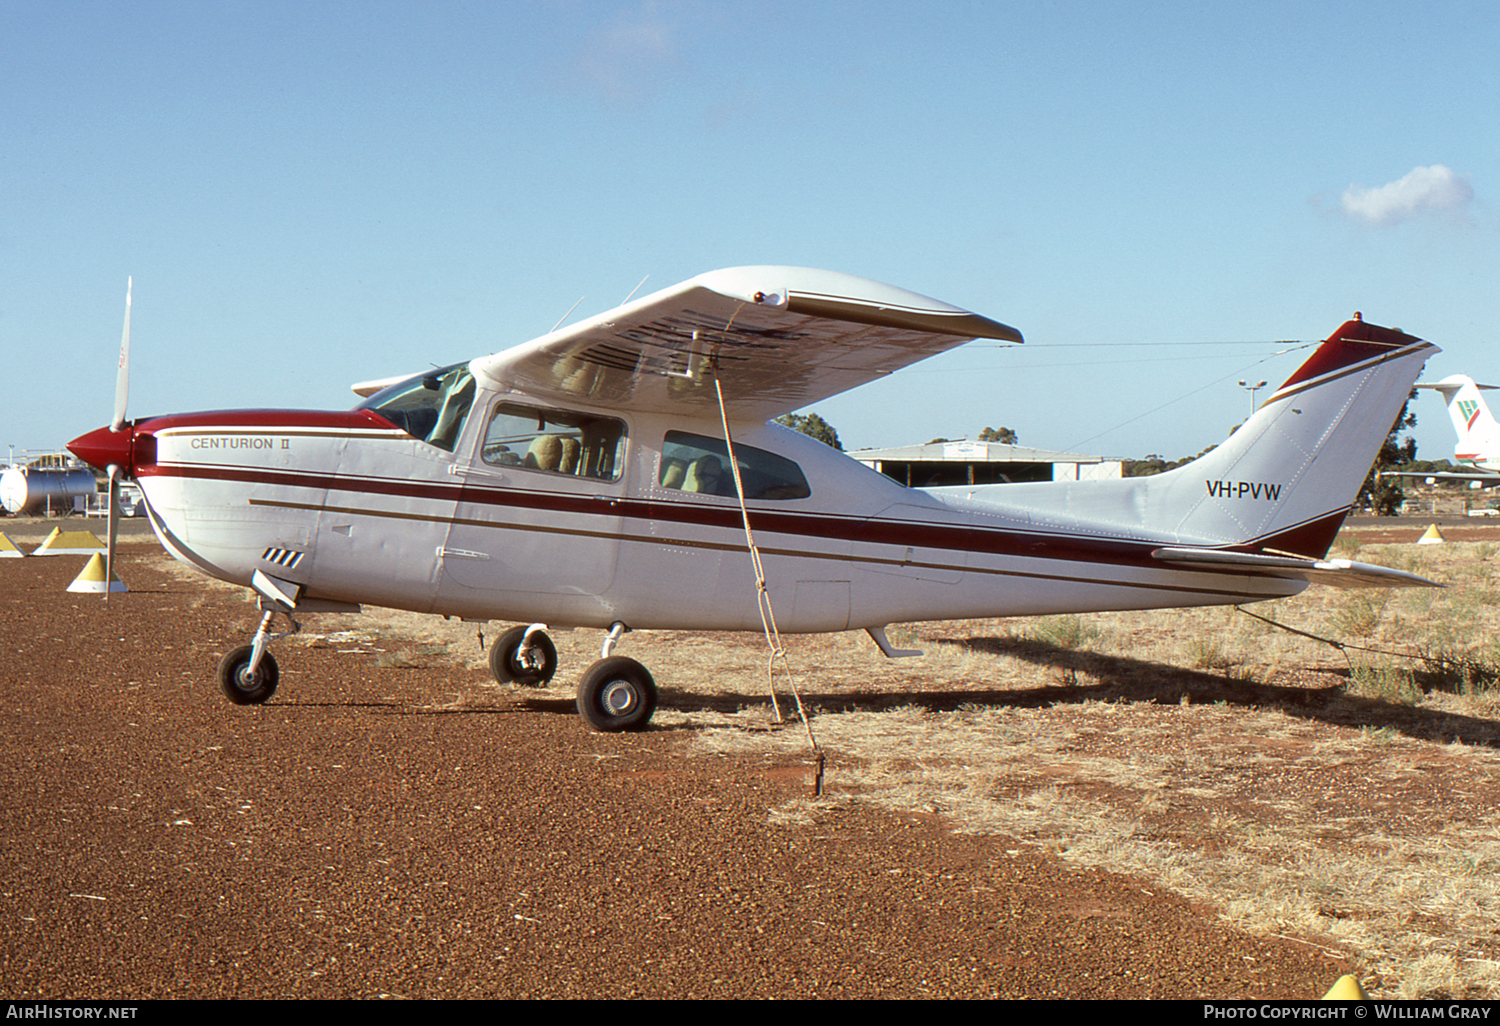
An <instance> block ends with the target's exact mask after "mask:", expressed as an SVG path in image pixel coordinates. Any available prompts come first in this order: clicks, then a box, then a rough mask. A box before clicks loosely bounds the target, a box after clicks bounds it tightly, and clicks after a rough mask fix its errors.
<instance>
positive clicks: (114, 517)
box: [104, 463, 120, 602]
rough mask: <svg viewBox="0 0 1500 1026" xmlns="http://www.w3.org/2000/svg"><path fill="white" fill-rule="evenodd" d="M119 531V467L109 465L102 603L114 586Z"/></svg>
mask: <svg viewBox="0 0 1500 1026" xmlns="http://www.w3.org/2000/svg"><path fill="white" fill-rule="evenodd" d="M119 531H120V466H119V464H117V463H111V464H110V465H109V534H108V540H107V541H106V542H105V543H104V601H106V602H108V601H109V593H110V592H111V591H112V590H113V589H114V584H115V536H116V535H117V534H119Z"/></svg>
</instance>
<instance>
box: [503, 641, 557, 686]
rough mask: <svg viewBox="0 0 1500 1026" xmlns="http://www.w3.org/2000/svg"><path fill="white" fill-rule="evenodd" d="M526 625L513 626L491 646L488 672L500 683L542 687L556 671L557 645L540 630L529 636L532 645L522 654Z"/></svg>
mask: <svg viewBox="0 0 1500 1026" xmlns="http://www.w3.org/2000/svg"><path fill="white" fill-rule="evenodd" d="M525 637H526V628H525V627H512V628H511V629H510V630H508V631H506V632H505V633H504V634H502V635H500V637H499V638H497V639H496V640H495V643H494V644H493V645H491V646H490V673H492V674H493V675H494V677H495V680H497V681H499V682H500V683H501V684H510V683H512V682H514V683H516V684H520V685H521V686H522V687H527V688H540V687H545V686H546V684H547V682H548V681H549V680H551V679H552V675H553V674H554V673H556V672H557V646H556V645H554V644H552V639H551V638H549V637H547V635H546V633H544V632H543V631H535V632H533V633H532V635H531V645H530V646H529V648H528V650H527V652H526V654H525V655H524V656H523V655H522V654H521V642H522V641H523V640H524V639H525Z"/></svg>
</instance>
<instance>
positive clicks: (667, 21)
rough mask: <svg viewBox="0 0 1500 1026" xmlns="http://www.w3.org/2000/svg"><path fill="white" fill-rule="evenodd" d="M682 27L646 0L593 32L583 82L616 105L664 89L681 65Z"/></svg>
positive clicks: (581, 65)
mask: <svg viewBox="0 0 1500 1026" xmlns="http://www.w3.org/2000/svg"><path fill="white" fill-rule="evenodd" d="M676 33H677V25H676V19H675V18H673V17H672V16H671V15H669V13H668V12H667V11H665V10H664V9H663V8H662V6H661V5H660V4H658V3H654V2H652V0H646V2H645V3H642V4H641V5H640V6H639V7H638V8H637V9H635V10H634V11H627V12H622V13H620V14H617V15H616V16H615V17H614V18H613V19H612V20H611V21H610V22H609V23H608V24H605V25H601V26H599V27H597V28H595V29H594V30H593V31H591V32H590V33H589V35H588V38H587V39H586V40H585V42H584V45H583V48H582V51H581V52H580V53H579V55H578V60H577V65H576V67H577V70H578V73H579V75H580V76H581V78H582V80H583V81H584V82H586V83H588V84H589V85H590V86H592V87H593V88H594V89H596V90H598V91H599V92H600V93H602V94H603V95H604V96H605V97H606V98H607V99H609V100H611V101H613V102H616V103H631V102H634V101H636V100H639V99H641V98H642V97H644V96H647V95H650V94H652V93H654V92H656V91H657V89H659V88H660V86H661V84H662V81H663V79H665V78H666V77H667V76H668V75H669V74H670V73H671V72H672V71H673V70H675V69H676V68H677V67H678V65H679V64H680V60H679V56H678V45H677V38H676Z"/></svg>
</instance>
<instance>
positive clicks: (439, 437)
mask: <svg viewBox="0 0 1500 1026" xmlns="http://www.w3.org/2000/svg"><path fill="white" fill-rule="evenodd" d="M473 404H474V375H472V374H470V373H469V365H468V364H467V363H455V364H453V365H452V366H450V367H439V368H438V369H437V370H433V371H428V372H427V373H426V374H418V375H417V376H416V377H413V378H407V379H406V380H405V381H402V382H398V383H397V384H394V385H391V386H389V387H387V388H382V389H381V390H380V391H379V392H376V393H375V394H374V395H372V396H370V398H368V399H366V400H365V401H364V402H362V403H360V404H359V405H358V406H356V407H354V408H355V409H356V410H373V411H374V412H376V413H378V414H380V415H381V416H382V417H384V418H385V419H386V420H388V421H390V422H391V423H392V424H394V425H396V426H397V427H398V428H400V429H401V430H402V431H405V432H406V433H407V434H409V435H411V436H412V437H413V438H416V439H418V440H420V441H423V442H426V443H427V444H428V445H435V446H437V447H438V448H439V449H445V450H447V451H448V452H452V451H453V447H454V446H455V445H457V444H458V435H459V432H460V431H462V430H463V426H464V419H465V418H466V417H468V415H469V407H470V406H472V405H473Z"/></svg>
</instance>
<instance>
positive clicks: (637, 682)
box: [578, 656, 656, 733]
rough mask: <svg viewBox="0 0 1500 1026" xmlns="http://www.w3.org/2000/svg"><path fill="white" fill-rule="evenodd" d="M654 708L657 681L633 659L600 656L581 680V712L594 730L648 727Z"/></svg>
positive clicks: (579, 690)
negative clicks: (603, 657) (601, 657)
mask: <svg viewBox="0 0 1500 1026" xmlns="http://www.w3.org/2000/svg"><path fill="white" fill-rule="evenodd" d="M654 712H656V681H654V680H652V679H651V674H650V672H649V671H648V670H647V669H646V668H645V667H644V666H642V665H641V664H640V663H638V662H636V661H635V660H634V659H630V658H628V657H626V656H610V657H609V658H608V659H600V660H599V661H598V662H597V663H594V665H592V666H590V667H589V668H588V669H587V670H585V671H584V672H583V679H582V680H580V681H579V682H578V715H580V716H582V717H583V718H584V720H585V721H587V723H588V725H589V726H591V727H593V728H594V729H595V730H601V731H604V732H606V733H613V732H615V731H620V730H645V729H646V724H648V723H650V722H651V714H652V713H654Z"/></svg>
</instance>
